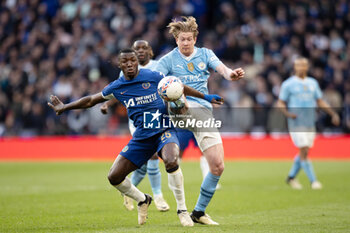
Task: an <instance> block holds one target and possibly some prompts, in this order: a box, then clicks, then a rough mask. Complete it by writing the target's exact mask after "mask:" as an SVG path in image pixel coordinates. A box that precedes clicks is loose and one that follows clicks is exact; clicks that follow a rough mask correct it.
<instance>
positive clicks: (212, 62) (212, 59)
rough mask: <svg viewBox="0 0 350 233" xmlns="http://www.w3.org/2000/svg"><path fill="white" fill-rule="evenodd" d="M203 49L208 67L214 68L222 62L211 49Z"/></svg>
mask: <svg viewBox="0 0 350 233" xmlns="http://www.w3.org/2000/svg"><path fill="white" fill-rule="evenodd" d="M205 51H206V53H207V57H208V66H209V67H210V68H212V69H213V70H216V67H218V65H221V64H223V63H222V61H220V59H219V58H218V57H217V56H216V55H215V53H214V52H213V51H212V50H211V49H206V50H205Z"/></svg>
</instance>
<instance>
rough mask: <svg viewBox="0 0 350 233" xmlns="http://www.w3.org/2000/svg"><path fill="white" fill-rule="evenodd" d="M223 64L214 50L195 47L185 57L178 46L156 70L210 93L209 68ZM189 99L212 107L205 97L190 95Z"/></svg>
mask: <svg viewBox="0 0 350 233" xmlns="http://www.w3.org/2000/svg"><path fill="white" fill-rule="evenodd" d="M220 64H222V62H221V61H220V60H219V58H218V57H217V56H216V55H215V54H214V52H213V51H212V50H210V49H207V48H197V47H195V48H194V51H193V53H192V55H191V56H189V57H185V56H184V55H183V54H181V53H180V51H179V49H178V48H175V49H173V50H172V51H171V52H169V53H168V54H166V55H165V56H163V57H162V58H161V59H160V60H159V61H158V64H157V66H156V70H157V71H159V72H161V73H163V74H164V75H166V76H170V75H172V76H176V77H178V78H180V80H181V81H182V82H183V84H185V85H187V86H190V87H192V88H194V89H196V90H197V91H200V92H202V93H204V94H208V78H209V75H210V73H209V68H212V69H214V70H215V69H216V67H217V66H218V65H220ZM187 99H188V100H192V101H195V102H198V103H200V104H201V105H203V106H205V107H207V108H209V109H211V108H212V106H211V104H210V103H209V102H208V101H206V100H203V99H199V98H196V97H192V96H188V97H187Z"/></svg>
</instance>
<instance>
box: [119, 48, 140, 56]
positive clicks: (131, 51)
mask: <svg viewBox="0 0 350 233" xmlns="http://www.w3.org/2000/svg"><path fill="white" fill-rule="evenodd" d="M122 53H135V54H136V52H135V50H133V49H131V48H125V49H121V50H120V51H119V53H118V57H119V56H120V54H122Z"/></svg>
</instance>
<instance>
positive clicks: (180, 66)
mask: <svg viewBox="0 0 350 233" xmlns="http://www.w3.org/2000/svg"><path fill="white" fill-rule="evenodd" d="M176 67H179V68H181V69H184V68H183V66H182V65H176Z"/></svg>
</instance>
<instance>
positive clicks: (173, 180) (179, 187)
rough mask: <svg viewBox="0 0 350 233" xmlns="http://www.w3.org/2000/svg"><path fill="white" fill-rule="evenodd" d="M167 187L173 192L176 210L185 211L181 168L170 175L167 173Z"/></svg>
mask: <svg viewBox="0 0 350 233" xmlns="http://www.w3.org/2000/svg"><path fill="white" fill-rule="evenodd" d="M168 185H169V188H170V189H171V190H172V191H173V193H174V196H175V199H176V203H177V209H178V210H187V207H186V203H185V190H184V179H183V175H182V171H181V168H179V169H177V170H176V171H174V172H172V173H168Z"/></svg>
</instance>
